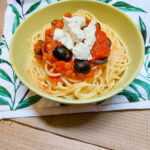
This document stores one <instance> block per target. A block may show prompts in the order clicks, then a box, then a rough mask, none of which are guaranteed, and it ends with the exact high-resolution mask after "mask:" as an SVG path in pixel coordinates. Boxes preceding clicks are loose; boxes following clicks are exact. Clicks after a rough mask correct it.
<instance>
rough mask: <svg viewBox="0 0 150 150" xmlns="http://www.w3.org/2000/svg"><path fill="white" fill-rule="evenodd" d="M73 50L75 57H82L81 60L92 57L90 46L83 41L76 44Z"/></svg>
mask: <svg viewBox="0 0 150 150" xmlns="http://www.w3.org/2000/svg"><path fill="white" fill-rule="evenodd" d="M72 52H73V59H75V58H77V59H80V60H91V59H92V56H91V53H90V48H89V46H88V45H86V44H84V43H82V42H80V43H78V44H76V46H75V47H74V48H73V50H72Z"/></svg>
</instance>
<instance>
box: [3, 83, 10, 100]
mask: <svg viewBox="0 0 150 150" xmlns="http://www.w3.org/2000/svg"><path fill="white" fill-rule="evenodd" d="M0 95H1V96H4V97H8V98H11V95H10V93H9V92H8V91H7V89H5V88H4V87H2V86H0Z"/></svg>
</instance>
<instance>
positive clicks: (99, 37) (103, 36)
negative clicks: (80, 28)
mask: <svg viewBox="0 0 150 150" xmlns="http://www.w3.org/2000/svg"><path fill="white" fill-rule="evenodd" d="M95 36H96V42H97V43H101V42H102V41H103V40H105V39H106V38H107V37H106V33H105V32H103V31H101V30H97V31H96V33H95Z"/></svg>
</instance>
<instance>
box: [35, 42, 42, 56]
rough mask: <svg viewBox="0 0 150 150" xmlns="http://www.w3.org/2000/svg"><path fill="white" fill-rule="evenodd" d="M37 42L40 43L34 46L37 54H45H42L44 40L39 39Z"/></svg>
mask: <svg viewBox="0 0 150 150" xmlns="http://www.w3.org/2000/svg"><path fill="white" fill-rule="evenodd" d="M36 44H38V46H37V47H36V48H34V53H35V54H36V55H43V54H42V44H43V41H42V40H38V41H37V43H36Z"/></svg>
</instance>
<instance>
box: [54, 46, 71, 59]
mask: <svg viewBox="0 0 150 150" xmlns="http://www.w3.org/2000/svg"><path fill="white" fill-rule="evenodd" d="M53 56H54V57H55V58H56V59H58V60H64V61H69V60H70V59H71V56H72V52H71V51H70V50H68V49H67V48H66V47H64V46H57V47H56V48H55V49H54V50H53Z"/></svg>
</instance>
